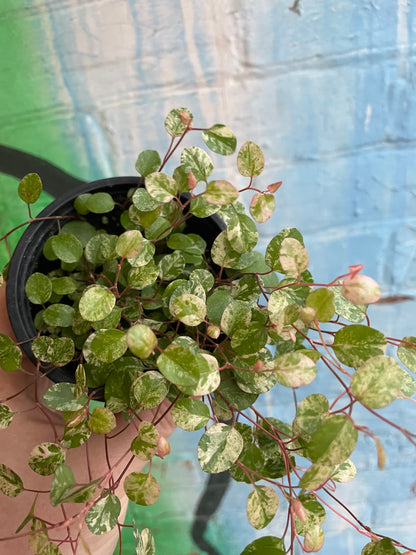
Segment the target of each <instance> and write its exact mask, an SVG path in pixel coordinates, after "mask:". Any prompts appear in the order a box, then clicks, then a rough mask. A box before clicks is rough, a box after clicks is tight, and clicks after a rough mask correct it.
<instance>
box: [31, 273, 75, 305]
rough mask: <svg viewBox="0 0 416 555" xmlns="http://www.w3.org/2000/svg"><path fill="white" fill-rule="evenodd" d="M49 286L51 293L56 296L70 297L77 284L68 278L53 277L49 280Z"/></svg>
mask: <svg viewBox="0 0 416 555" xmlns="http://www.w3.org/2000/svg"><path fill="white" fill-rule="evenodd" d="M33 275H34V274H32V276H31V277H33ZM29 279H30V278H29ZM51 284H52V291H53V292H54V293H55V294H56V295H70V294H71V293H73V292H74V291H76V289H77V282H76V281H75V280H74V279H73V278H71V277H69V276H63V277H54V278H52V279H51ZM32 302H33V301H32Z"/></svg>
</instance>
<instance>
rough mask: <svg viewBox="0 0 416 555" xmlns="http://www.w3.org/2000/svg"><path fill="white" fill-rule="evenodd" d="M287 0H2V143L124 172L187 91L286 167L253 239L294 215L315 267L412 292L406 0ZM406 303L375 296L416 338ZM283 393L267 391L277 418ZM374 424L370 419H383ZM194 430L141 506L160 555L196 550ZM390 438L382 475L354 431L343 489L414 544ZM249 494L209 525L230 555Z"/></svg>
mask: <svg viewBox="0 0 416 555" xmlns="http://www.w3.org/2000/svg"><path fill="white" fill-rule="evenodd" d="M292 4H293V2H292V0H279V1H276V0H256V1H254V0H224V1H221V2H220V1H219V0H211V1H208V2H198V1H196V0H170V1H169V2H168V1H167V0H153V1H152V2H147V1H145V0H83V1H81V0H61V1H59V2H58V1H55V2H47V1H45V0H2V2H1V4H0V85H1V86H0V143H2V144H5V145H8V146H11V147H15V148H18V149H21V150H24V151H26V152H30V153H32V154H35V155H37V156H41V157H42V158H45V159H47V160H50V161H51V162H53V163H54V164H56V165H58V166H59V167H61V168H62V169H64V170H66V171H68V172H70V173H72V174H74V175H76V176H77V177H79V178H81V179H86V180H91V179H95V178H99V177H103V176H109V175H120V174H133V173H134V161H135V158H136V156H137V153H138V152H139V151H140V150H142V149H145V148H158V149H160V150H161V151H163V149H164V148H165V147H166V145H167V137H166V135H165V133H164V131H163V119H164V116H165V114H166V113H167V112H168V111H169V110H170V109H171V108H172V107H176V106H188V107H189V108H190V109H191V110H192V111H193V113H194V115H195V117H196V120H197V121H198V122H200V123H201V125H205V124H212V123H216V122H220V121H221V122H224V123H227V124H228V125H229V126H230V127H231V128H232V129H233V130H234V131H235V132H236V134H237V136H238V137H239V139H240V140H241V143H242V142H244V141H245V140H247V139H251V140H254V141H256V142H258V143H259V144H261V145H262V146H263V147H264V150H265V154H266V158H267V162H268V166H267V170H266V172H265V173H264V175H263V176H262V177H261V179H259V181H260V182H261V183H263V184H268V183H269V182H272V181H276V180H283V181H284V187H283V188H282V189H281V192H280V191H279V196H278V210H277V214H276V217H275V218H273V219H272V220H271V221H269V222H268V223H267V224H265V225H264V226H263V227H262V228H261V232H262V247H263V248H264V247H265V246H266V244H267V241H268V238H270V236H271V235H273V234H274V233H275V232H276V231H277V230H278V229H280V228H283V227H286V226H296V227H298V228H299V229H300V230H301V231H302V232H303V233H304V235H305V240H306V244H307V247H308V250H309V252H310V256H311V260H312V271H313V274H314V276H315V279H316V280H317V281H318V280H319V281H325V280H330V279H332V278H333V277H335V276H336V275H339V274H341V273H344V272H345V270H346V268H347V267H348V265H349V264H355V263H359V262H363V263H365V266H366V273H368V274H370V275H372V276H373V277H375V278H376V279H377V280H378V281H379V282H380V283H381V284H382V286H383V289H384V291H385V293H386V294H389V295H410V296H414V295H415V294H416V153H415V147H416V94H415V93H416V90H415V88H416V86H415V85H416V77H415V76H416V71H415V70H416V2H415V1H414V0H336V1H334V0H332V1H331V0H314V1H313V2H311V1H310V0H300V2H298V3H297V4H298V13H296V11H294V10H290V9H289V8H290V7H291V6H292ZM227 172H228V174H229V178H230V179H233V178H234V177H236V175H235V173H234V171H233V170H231V169H227ZM15 183H16V180H15V179H12V178H11V177H7V176H5V175H2V174H0V187H1V190H2V192H3V195H2V196H1V198H0V207H2V210H3V216H2V218H1V223H0V226H3V225H4V224H5V222H6V220H7V218H10V217H9V216H7V218H6V214H9V213H10V209H9V207H8V191H10V190H11V189H12V188H13V187H14V186H15ZM6 191H7V192H6ZM415 309H416V303H415V302H404V303H400V304H392V305H382V306H380V307H377V308H375V309H374V310H373V318H374V325H375V326H376V327H377V326H380V327H381V328H382V329H383V331H385V332H386V333H387V334H388V335H394V336H398V337H400V336H402V335H405V334H412V335H416V332H415V324H416V322H415V316H414V314H415ZM320 380H321V383H322V382H324V381H325V376H323V377H321V378H320ZM317 385H318V384H317V383H314V384H313V385H312V386H311V390H310V391H314V390H315V388H316V387H317ZM308 392H309V391H308ZM305 395H306V392H305ZM281 397H282V396H281V394H280V393H278V394H277V396H270V397H269V398H268V399H267V404H268V409H269V410H270V411H272V412H273V413H274V415H275V416H279V417H280V418H282V419H283V416H282V412H281V411H283V414H284V412H285V411H286V409H285V407H284V405H283V404H282V403H283V401H282V398H281ZM287 412H288V413H289V409H287ZM386 414H389V415H390V416H393V417H394V418H395V420H396V421H399V422H400V423H401V424H402V425H405V424H406V422H407V424H408V425H409V426H411V425H412V422H414V420H415V418H414V416H415V409H414V408H413V407H412V406H411V405H410V403H406V402H403V403H399V404H397V405H394V407H392V409H389V410H386ZM363 418H364V420H363V422H367V419H366V416H365V415H363ZM369 424H370V423H369ZM371 424H374V426H375V431H376V432H377V431H378V430H379V423H378V422H374V423H371ZM197 439H198V437H197V434H195V437H194V436H189V435H188V434H185V433H181V432H177V433H175V435H174V440H173V447H174V449H173V450H174V454H172V455H171V456H170V460H169V461H168V462H167V464H166V465H165V470H163V469H161V470H160V473H161V475H162V476H163V475H165V478H164V480H165V481H166V483H168V484H170V487H171V489H170V493H167V494H166V498H165V500H164V501H163V503H162V504H161V508H155V509H154V510H153V512H150V517H149V519H150V520H149V521H146V518H147V517H146V516H144V515H143V517H142V516H140V517H137V516H136V520H137V519H138V518H139V519H142V520H143V523H147V524H148V525H151V524H152V523H154V522H155V521H157V522H158V523H159V526H160V528H163V526H165V530H166V531H168V533H167V532H166V534H165V536H163V533H161V536H163V537H162V540H161V541H162V548H161V555H165V553H166V555H168V553H170V552H169V551H167V550H168V549H169V545H170V546H172V545H178V546H179V545H181V546H182V547H178V549H180V550H182V551H178V555H185V553H191V552H196V547H195V545H193V544H192V541H191V540H190V539H184V538H183V536H184V534H183V533H182V534H181V535H180V534H179V532H178V530H183V528H181V526H182V527H185V528H186V527H189V525H190V524H189V523H190V522H191V520H192V510H193V508H194V506H195V504H196V502H197V498H198V495H199V492H200V490H201V488H202V487H203V484H204V481H205V479H206V478H205V476H203V475H202V473H201V472H200V470H199V468H198V467H197V465H196V464H195V457H194V455H193V452H194V451H195V445H196V443H197ZM385 445H386V447H387V449H388V459H387V468H386V470H385V471H384V473H383V474H381V472H379V471H378V470H376V465H375V449H374V445H372V444H371V443H368V442H366V441H365V440H362V442H361V445H360V448H359V450H358V452H357V453H356V454H355V455H354V461H355V462H356V464H357V467H358V469H359V470H360V471H361V475H360V477H359V478H357V483H358V484H359V488H357V489H355V490H354V491H351V490H350V488H348V487H346V488H341V489H340V491H341V493H342V496H343V498H344V499H346V500H348V501H350V502H351V503H352V506H353V508H354V510H356V511H357V514H358V516H359V517H360V518H362V519H363V520H367V521H368V523H369V525H370V526H372V527H374V529H375V530H378V531H380V532H382V533H385V534H387V535H394V536H400V537H401V538H402V539H403V540H404V541H406V542H408V543H410V544H412V545H416V532H415V527H414V519H415V516H416V500H415V498H414V494H413V493H412V490H411V485H412V483H413V481H414V480H416V477H415V475H414V468H415V463H416V458H415V457H416V453H415V450H414V449H411V448H409V444H408V443H407V442H406V441H404V439H403V437H402V436H401V435H400V434H396V433H391V434H389V435H388V436H387V437H386V438H385ZM394 445H398V446H399V450H398V452H397V451H395V450H393V446H394ZM172 476H174V477H175V480H174V481H172ZM190 478H191V479H190ZM398 486H400V488H399V487H398ZM245 495H246V492H243V493H239V488H237V489H235V488H233V487H232V488H231V489H229V490H228V491H227V494H226V497H225V499H224V502H223V504H222V505H221V508H220V510H219V512H218V513H217V515H216V517H215V518H214V519H213V521H212V522H211V523H210V526H209V531H208V536H209V538H210V540H211V541H212V543H213V544H214V545H216V546H217V548H218V549H219V552H220V553H221V554H223V555H228V554H234V553H239V550H241V548H242V547H243V546H244V545H245V543H247V542H248V541H250V540H251V539H253V538H254V536H255V534H254V531H253V530H251V529H249V527H248V526H247V525H246V522H245V520H244V518H243V516H244V515H240V514H239V513H236V511H235V509H234V506H235V503H236V501H237V499H239V500H240V501H242V503H243V505H244V502H243V497H244V496H245ZM404 501H406V508H407V509H406V511H407V512H406V513H405V512H404V510H403V507H404V505H403V503H404ZM280 525H281V521H279V520H277V522H276V523H275V522H273V524H271V525H270V526H269V528H268V529H266V531H263V532H262V534H263V533H268V532H270V533H274V531H275V530H277V531H278V530H279V526H280ZM325 530H326V534H327V544H326V547H325V549H324V550H323V551H322V553H325V554H332V553H337V554H339V555H353V554H356V553H359V552H360V549H361V546H362V545H363V544H364V543H365V540H362V539H361V538H360V537H357V536H356V535H355V534H354V533H352V532H351V530H350V528H348V527H343V526H340V525H339V524H338V523H337V521H336V519H334V518H332V517H330V516H328V522H327V526H326V529H325ZM185 535H186V534H185ZM181 537H182V539H180V538H181ZM178 538H179V539H178ZM175 541H177V542H181V541H182V544H180V543H179V544H175ZM163 542H166V543H163ZM201 553H202V552H201Z"/></svg>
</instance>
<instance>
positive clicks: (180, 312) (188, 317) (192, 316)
mask: <svg viewBox="0 0 416 555" xmlns="http://www.w3.org/2000/svg"><path fill="white" fill-rule="evenodd" d="M169 310H170V312H171V313H172V315H173V316H175V317H176V318H178V320H180V321H181V322H183V323H184V324H185V325H187V326H198V325H199V324H200V323H201V322H202V321H203V320H204V318H205V316H206V311H207V308H206V305H205V302H204V300H203V299H201V298H200V297H197V296H196V295H191V294H190V293H184V294H182V295H178V296H177V297H175V298H174V299H172V301H171V302H170V304H169Z"/></svg>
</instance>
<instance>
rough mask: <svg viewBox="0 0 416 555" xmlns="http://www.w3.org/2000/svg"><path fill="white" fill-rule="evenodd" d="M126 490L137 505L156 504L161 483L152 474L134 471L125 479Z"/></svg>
mask: <svg viewBox="0 0 416 555" xmlns="http://www.w3.org/2000/svg"><path fill="white" fill-rule="evenodd" d="M124 491H125V492H126V494H127V497H128V498H129V499H130V501H133V503H136V505H143V506H148V505H154V504H155V503H156V501H157V500H158V497H159V493H160V485H159V483H158V481H157V480H156V478H155V477H154V476H152V475H151V474H141V473H138V472H132V473H131V474H129V475H128V476H127V478H126V479H125V480H124Z"/></svg>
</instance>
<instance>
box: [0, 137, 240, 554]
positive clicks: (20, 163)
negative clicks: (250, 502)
mask: <svg viewBox="0 0 416 555" xmlns="http://www.w3.org/2000/svg"><path fill="white" fill-rule="evenodd" d="M32 172H35V173H38V174H39V175H40V176H41V178H42V183H43V185H44V188H45V190H46V191H47V192H48V193H50V194H51V195H53V196H54V197H59V196H60V194H62V193H63V192H64V191H65V190H67V189H69V188H73V187H78V186H79V185H82V184H83V183H86V181H83V180H81V179H78V178H76V177H74V176H72V175H70V174H69V173H66V172H65V171H64V170H62V169H61V168H58V167H57V166H55V165H54V164H51V162H48V161H47V160H44V159H43V158H40V157H38V156H35V155H33V154H29V153H28V152H24V151H22V150H18V149H17V148H12V147H8V146H5V145H0V173H5V174H7V175H11V176H13V177H17V179H22V178H23V177H24V176H25V175H26V174H28V173H32ZM230 480H231V477H230V474H229V472H228V471H226V472H221V473H219V474H210V475H209V478H208V480H207V482H206V485H205V489H204V491H203V492H202V495H201V497H200V500H199V503H198V506H197V508H196V511H195V515H194V522H193V525H192V529H191V534H192V538H193V540H194V542H195V544H196V545H197V546H198V547H199V548H200V549H201V550H203V551H205V553H207V554H208V555H221V554H220V552H219V551H217V549H216V548H215V547H214V546H213V545H211V544H210V543H209V542H208V541H207V540H205V539H204V534H205V531H206V529H207V526H208V523H209V521H210V519H211V517H212V516H213V514H214V513H215V511H216V510H217V509H218V507H219V506H220V504H221V501H222V499H223V497H224V495H225V492H226V491H227V488H228V486H229V483H230Z"/></svg>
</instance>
